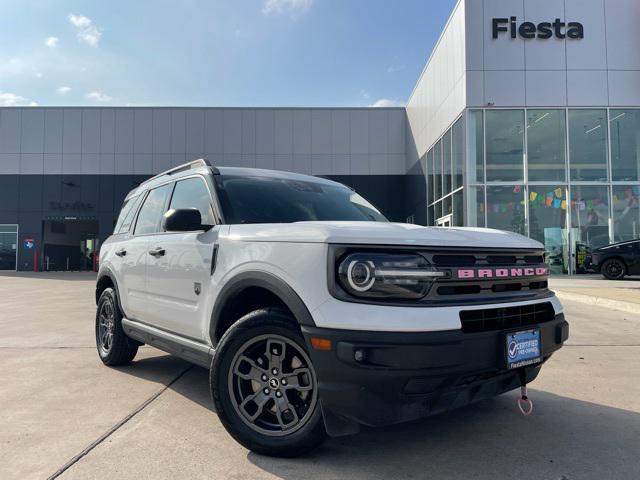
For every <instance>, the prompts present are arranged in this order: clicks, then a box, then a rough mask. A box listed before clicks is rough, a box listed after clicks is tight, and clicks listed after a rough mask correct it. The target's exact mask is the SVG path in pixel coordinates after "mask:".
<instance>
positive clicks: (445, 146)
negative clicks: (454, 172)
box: [442, 130, 451, 195]
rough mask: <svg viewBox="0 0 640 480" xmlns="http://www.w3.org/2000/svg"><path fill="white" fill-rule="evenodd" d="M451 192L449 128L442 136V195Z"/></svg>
mask: <svg viewBox="0 0 640 480" xmlns="http://www.w3.org/2000/svg"><path fill="white" fill-rule="evenodd" d="M449 193H451V130H448V131H447V133H445V134H444V136H443V137H442V195H448V194H449Z"/></svg>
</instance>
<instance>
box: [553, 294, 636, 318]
mask: <svg viewBox="0 0 640 480" xmlns="http://www.w3.org/2000/svg"><path fill="white" fill-rule="evenodd" d="M555 294H556V296H557V297H558V298H559V299H560V300H569V301H573V302H580V303H586V304H588V305H597V306H599V307H605V308H612V309H614V310H621V311H623V312H627V313H636V314H638V315H640V303H633V302H624V301H622V300H612V299H610V298H603V297H594V296H592V295H583V294H580V293H573V292H563V291H562V290H555Z"/></svg>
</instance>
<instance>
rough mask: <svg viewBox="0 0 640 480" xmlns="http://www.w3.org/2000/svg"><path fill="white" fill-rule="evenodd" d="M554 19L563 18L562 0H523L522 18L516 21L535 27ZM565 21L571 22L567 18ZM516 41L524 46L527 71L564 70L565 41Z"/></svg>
mask: <svg viewBox="0 0 640 480" xmlns="http://www.w3.org/2000/svg"><path fill="white" fill-rule="evenodd" d="M556 18H560V19H564V18H565V15H564V1H563V0H560V1H558V0H524V17H523V18H519V19H518V20H519V22H518V25H519V24H520V22H522V21H523V20H526V21H528V22H532V23H534V24H535V25H537V24H539V23H540V22H553V21H554V20H555V19H556ZM567 21H573V20H571V19H570V18H567ZM487 25H488V24H487ZM518 41H519V42H522V43H523V44H524V54H525V68H526V69H527V70H565V69H566V67H567V65H566V63H567V62H566V55H565V48H564V47H565V40H562V39H559V38H556V37H555V36H552V37H551V38H549V39H546V40H539V39H535V38H534V39H529V40H518ZM572 41H574V40H569V42H572Z"/></svg>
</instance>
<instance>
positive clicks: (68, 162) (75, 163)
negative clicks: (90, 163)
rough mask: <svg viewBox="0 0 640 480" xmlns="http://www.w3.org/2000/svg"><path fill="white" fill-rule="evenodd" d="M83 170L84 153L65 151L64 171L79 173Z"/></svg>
mask: <svg viewBox="0 0 640 480" xmlns="http://www.w3.org/2000/svg"><path fill="white" fill-rule="evenodd" d="M81 172H82V154H80V153H63V154H62V173H63V174H66V175H77V174H79V173H81Z"/></svg>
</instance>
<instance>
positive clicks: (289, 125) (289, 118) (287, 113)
mask: <svg viewBox="0 0 640 480" xmlns="http://www.w3.org/2000/svg"><path fill="white" fill-rule="evenodd" d="M274 122H275V153H276V154H281V153H287V154H291V153H293V111H292V110H276V111H275V114H274Z"/></svg>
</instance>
